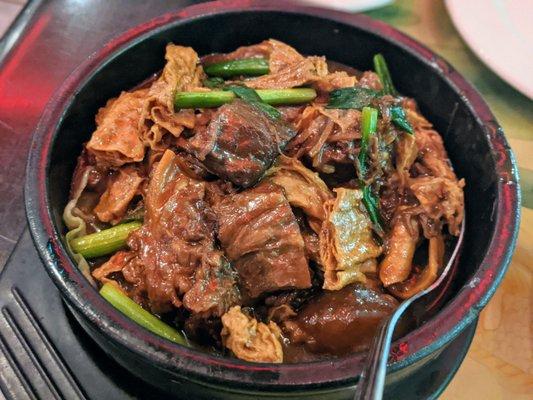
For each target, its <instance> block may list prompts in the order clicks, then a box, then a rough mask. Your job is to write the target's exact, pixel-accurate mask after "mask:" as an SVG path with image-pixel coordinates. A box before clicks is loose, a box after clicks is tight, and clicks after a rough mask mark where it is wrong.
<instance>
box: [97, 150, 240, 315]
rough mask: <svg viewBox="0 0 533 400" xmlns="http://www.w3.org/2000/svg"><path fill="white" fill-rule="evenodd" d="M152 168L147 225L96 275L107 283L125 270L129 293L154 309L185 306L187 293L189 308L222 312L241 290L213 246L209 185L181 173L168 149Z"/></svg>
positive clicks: (176, 161) (147, 200)
mask: <svg viewBox="0 0 533 400" xmlns="http://www.w3.org/2000/svg"><path fill="white" fill-rule="evenodd" d="M152 172H153V173H152V176H151V177H150V183H149V185H148V189H147V194H146V215H145V219H144V224H143V226H142V228H141V229H139V230H138V231H135V232H133V233H132V234H131V235H130V237H129V239H128V246H129V247H130V250H129V251H128V252H119V253H117V254H116V255H115V256H113V257H112V258H111V259H110V260H109V261H108V262H107V263H105V264H103V265H102V266H101V267H100V268H98V269H96V270H95V271H94V272H93V276H94V277H95V278H96V279H98V280H100V281H102V282H105V281H106V280H107V279H108V278H107V277H108V275H109V273H113V272H118V271H121V272H122V275H123V277H124V279H125V281H126V282H127V283H128V285H129V287H131V289H130V290H129V292H130V295H131V296H132V297H133V298H134V299H135V300H136V301H137V302H139V303H142V304H145V303H146V304H148V305H149V308H150V310H151V311H153V312H155V313H163V312H168V311H171V310H172V309H173V308H175V307H181V305H182V296H183V295H185V297H184V298H183V301H184V303H185V304H184V305H185V307H186V308H188V309H189V310H192V311H194V312H197V313H201V314H202V315H205V316H208V315H218V316H220V315H221V314H223V313H224V312H225V311H226V310H227V309H228V308H229V307H230V306H231V305H233V304H234V303H235V302H236V301H237V299H238V291H237V290H236V288H235V285H236V276H235V273H233V272H232V271H231V267H230V266H229V265H228V263H227V261H226V260H224V258H223V256H222V255H221V254H220V251H218V250H217V249H215V247H214V231H215V219H214V215H213V214H212V212H211V209H210V208H209V206H208V205H207V203H206V201H205V200H204V197H205V185H206V183H205V182H201V181H197V180H194V179H191V178H189V177H188V176H186V175H185V174H183V173H182V172H181V170H180V168H179V164H178V159H177V157H176V155H175V154H174V153H173V152H172V151H170V150H167V151H166V152H165V154H164V155H163V157H162V158H161V160H160V161H159V162H158V163H157V165H156V167H155V168H154V170H153V171H152ZM189 292H191V293H190V294H189ZM200 292H202V293H203V295H204V296H205V297H204V298H202V299H199V297H200V295H199V293H200Z"/></svg>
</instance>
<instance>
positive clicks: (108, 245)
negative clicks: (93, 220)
mask: <svg viewBox="0 0 533 400" xmlns="http://www.w3.org/2000/svg"><path fill="white" fill-rule="evenodd" d="M141 225H142V223H141V222H139V221H133V222H128V223H125V224H120V225H117V226H114V227H112V228H109V229H104V230H102V231H100V232H96V233H91V234H90V235H85V236H81V237H78V238H75V239H72V241H71V242H70V247H71V249H72V251H73V252H75V253H78V254H81V255H82V256H83V257H85V258H94V257H100V256H105V255H106V254H110V253H113V252H114V251H116V250H118V249H120V248H121V247H123V246H125V245H126V240H127V239H128V236H129V235H130V233H131V232H133V231H135V230H137V229H139V228H140V227H141Z"/></svg>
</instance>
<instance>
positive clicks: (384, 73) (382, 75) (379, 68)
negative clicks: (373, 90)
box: [374, 54, 398, 96]
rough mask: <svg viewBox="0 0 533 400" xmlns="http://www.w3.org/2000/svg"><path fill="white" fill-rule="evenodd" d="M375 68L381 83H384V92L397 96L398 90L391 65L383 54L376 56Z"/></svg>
mask: <svg viewBox="0 0 533 400" xmlns="http://www.w3.org/2000/svg"><path fill="white" fill-rule="evenodd" d="M374 70H375V71H376V73H377V74H378V76H379V79H380V81H381V84H382V85H383V93H385V94H390V95H391V96H397V95H398V92H397V91H396V88H395V87H394V85H393V84H392V78H391V76H390V72H389V67H388V66H387V62H386V61H385V57H383V55H382V54H376V55H375V56H374Z"/></svg>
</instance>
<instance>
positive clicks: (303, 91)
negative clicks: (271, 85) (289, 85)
mask: <svg viewBox="0 0 533 400" xmlns="http://www.w3.org/2000/svg"><path fill="white" fill-rule="evenodd" d="M256 92H257V94H258V95H259V97H261V100H263V102H265V103H267V104H270V105H271V106H283V105H294V104H305V103H309V102H310V101H312V100H314V99H315V98H316V91H315V89H311V88H294V89H262V90H256Z"/></svg>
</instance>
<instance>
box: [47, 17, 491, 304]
mask: <svg viewBox="0 0 533 400" xmlns="http://www.w3.org/2000/svg"><path fill="white" fill-rule="evenodd" d="M268 38H275V39H279V40H281V41H284V42H286V43H288V44H290V45H291V46H293V47H295V48H296V49H298V50H299V51H300V52H302V53H304V54H316V55H324V56H326V57H327V58H328V59H330V60H334V61H337V62H340V63H343V64H346V65H348V66H353V67H355V68H357V69H360V70H367V69H372V56H373V55H374V54H375V53H378V52H379V53H382V54H383V55H384V56H385V58H386V60H387V62H388V64H389V68H390V70H391V74H392V77H393V80H394V84H395V86H396V87H397V88H398V90H399V91H400V92H401V93H403V94H404V95H406V96H410V97H413V98H415V99H416V100H417V102H418V105H419V107H420V109H421V111H422V113H423V114H424V115H425V116H426V118H427V119H428V120H429V121H431V122H432V123H433V124H434V126H435V128H436V129H437V131H438V132H439V133H440V134H441V135H442V136H443V139H444V142H445V146H446V149H447V151H448V154H449V157H450V159H451V161H452V164H453V166H454V168H455V171H456V173H457V175H458V176H459V177H460V178H465V180H466V186H465V200H466V215H467V218H468V221H469V223H468V224H467V227H466V237H465V243H464V248H463V252H462V255H461V260H460V264H459V268H458V273H457V275H456V277H455V280H454V283H453V285H452V286H451V288H450V290H449V296H453V295H454V294H455V293H456V292H457V291H458V289H459V288H461V287H462V286H463V284H464V283H465V282H466V281H467V279H468V278H469V277H470V276H471V275H472V274H473V273H474V272H475V270H476V269H477V268H478V267H479V265H480V263H481V261H482V259H483V256H484V255H485V253H486V251H487V247H488V245H489V241H490V238H491V235H492V233H493V229H494V222H493V219H492V213H493V209H494V207H495V202H496V198H497V179H498V177H497V174H496V170H495V160H494V157H493V155H491V152H490V147H489V142H488V137H487V136H486V134H485V132H484V130H483V128H482V126H481V125H480V124H479V123H478V122H477V121H476V118H475V116H474V114H473V111H472V109H471V108H470V106H469V104H468V103H467V102H465V99H464V98H461V96H460V94H459V93H457V92H456V91H455V90H454V88H453V87H452V86H450V84H449V83H448V82H447V81H446V79H445V78H444V76H443V74H439V73H436V72H435V70H434V69H433V68H432V67H431V66H430V65H429V64H428V63H427V62H425V61H423V60H422V59H421V58H417V57H415V56H414V55H413V54H412V53H411V52H410V51H409V50H407V49H405V48H403V47H401V46H396V45H394V44H393V43H392V42H391V41H388V40H386V39H384V38H382V37H380V36H378V35H376V34H373V33H371V32H367V31H364V30H362V29H359V28H356V27H353V26H350V25H346V24H343V23H340V22H335V21H332V20H327V19H322V18H319V17H316V16H311V15H301V14H293V13H289V12H280V11H254V12H247V11H235V12H228V13H223V14H217V15H207V16H202V17H197V18H194V19H190V20H186V21H177V22H174V23H172V24H170V25H167V26H164V27H162V28H159V29H157V30H155V31H152V32H150V34H149V35H145V36H143V37H141V38H140V39H137V40H135V41H134V42H132V43H131V44H130V45H128V46H127V47H126V48H123V49H122V50H121V51H118V52H116V53H115V54H114V55H113V56H112V57H111V58H110V59H108V60H107V61H106V62H105V63H104V64H103V65H101V66H100V68H99V69H98V70H96V71H94V72H93V73H92V75H90V76H87V77H86V80H85V81H84V82H80V85H81V86H80V87H79V91H78V92H77V93H76V95H75V96H74V97H73V98H72V101H71V102H70V104H69V106H68V107H67V109H66V110H65V112H64V115H63V118H62V120H61V123H60V125H59V127H58V129H57V133H56V135H55V138H54V141H53V144H52V148H51V157H50V161H49V164H48V175H47V176H48V181H47V190H48V192H47V195H48V199H49V206H50V210H51V214H52V218H53V223H54V224H55V227H56V229H57V231H58V232H60V233H63V232H64V230H65V227H64V224H63V221H62V219H61V215H62V212H63V208H64V207H65V205H66V203H67V201H68V193H69V186H70V179H71V177H72V173H73V170H74V167H75V164H76V158H77V156H78V155H79V154H80V152H81V150H82V145H83V143H84V142H86V141H87V140H88V139H89V138H90V135H91V133H92V132H93V131H94V129H95V122H94V117H95V115H96V113H97V111H98V109H99V108H100V107H103V106H104V105H105V103H106V101H107V100H108V99H109V98H112V97H116V96H118V95H119V94H120V92H121V91H122V90H128V89H130V88H132V87H133V86H135V85H136V84H138V83H139V82H141V81H143V80H144V79H146V78H148V77H149V76H150V75H151V74H153V73H155V72H157V71H159V70H161V68H162V67H163V64H164V58H163V55H164V49H165V45H166V44H167V43H168V42H174V43H177V44H181V45H186V46H191V47H193V48H194V49H195V50H196V51H197V52H198V53H199V54H200V55H203V54H208V53H212V52H227V51H231V50H233V49H235V48H237V47H239V46H242V45H248V44H253V43H257V42H260V41H262V40H264V39H268ZM391 40H392V39H391Z"/></svg>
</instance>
